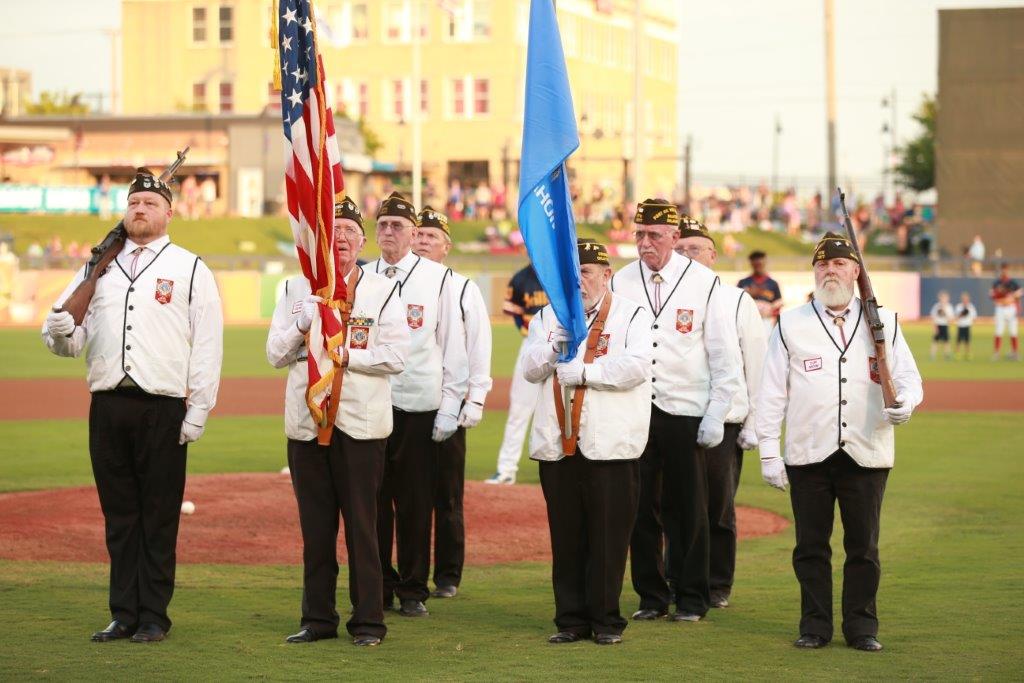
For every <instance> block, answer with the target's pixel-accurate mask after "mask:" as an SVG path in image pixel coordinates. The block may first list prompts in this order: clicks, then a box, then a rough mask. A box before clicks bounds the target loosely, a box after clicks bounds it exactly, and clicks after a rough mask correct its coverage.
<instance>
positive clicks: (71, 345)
mask: <svg viewBox="0 0 1024 683" xmlns="http://www.w3.org/2000/svg"><path fill="white" fill-rule="evenodd" d="M84 279H85V266H82V267H81V268H79V270H78V272H77V273H75V276H74V277H73V278H71V282H70V283H69V284H68V286H67V287H65V288H64V291H63V292H61V293H60V296H59V297H57V300H56V301H55V302H53V308H60V307H61V306H63V305H64V302H65V301H67V299H68V297H69V296H71V293H72V292H74V291H75V288H76V287H78V285H79V284H80V283H81V282H82V281H83V280H84ZM88 326H89V314H88V312H87V313H86V314H85V320H83V321H82V324H81V325H78V326H76V327H75V329H74V331H73V332H72V333H71V336H70V337H57V338H54V337H51V336H50V332H49V330H47V329H46V322H45V321H44V322H43V330H42V335H43V343H44V344H46V348H48V349H50V352H51V353H53V354H54V355H56V356H65V357H68V358H77V357H78V356H79V355H80V354H81V353H82V350H83V349H84V348H85V343H86V341H87V340H88V338H89V328H88Z"/></svg>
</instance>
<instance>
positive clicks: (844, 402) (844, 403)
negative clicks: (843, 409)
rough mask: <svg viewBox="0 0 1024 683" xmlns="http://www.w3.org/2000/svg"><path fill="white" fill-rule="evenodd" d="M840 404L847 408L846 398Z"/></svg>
mask: <svg viewBox="0 0 1024 683" xmlns="http://www.w3.org/2000/svg"><path fill="white" fill-rule="evenodd" d="M840 403H842V404H843V405H844V406H845V405H846V399H845V398H844V399H843V400H842V401H840Z"/></svg>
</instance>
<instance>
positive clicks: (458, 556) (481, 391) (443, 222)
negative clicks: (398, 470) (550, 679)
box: [413, 206, 492, 598]
mask: <svg viewBox="0 0 1024 683" xmlns="http://www.w3.org/2000/svg"><path fill="white" fill-rule="evenodd" d="M418 223H419V226H418V228H417V232H416V244H415V246H414V247H413V251H414V252H416V254H417V255H418V256H422V257H424V258H428V259H430V260H431V261H434V262H435V263H442V264H443V263H444V259H445V257H446V256H447V255H448V251H449V250H450V249H451V248H452V237H451V234H450V233H449V231H448V217H447V216H445V215H444V214H443V213H441V212H440V211H435V210H434V209H432V208H430V207H429V206H425V207H423V210H422V211H420V213H419V216H418ZM449 286H450V287H452V288H453V289H454V290H455V291H456V292H457V294H458V297H459V309H458V312H459V316H460V317H461V318H462V327H463V331H464V333H465V334H464V339H463V343H464V344H465V347H466V358H467V359H468V362H469V393H468V394H467V395H466V400H465V401H464V402H463V404H462V409H461V411H460V412H459V428H458V429H457V430H455V434H453V435H452V436H451V438H448V439H445V440H444V441H442V442H441V444H440V446H439V451H440V452H439V453H438V456H437V477H436V482H435V485H436V490H435V495H434V585H435V587H436V588H435V590H434V592H433V593H431V595H432V596H433V597H435V598H454V597H455V594H456V593H458V589H459V584H460V583H461V582H462V567H463V565H464V564H465V559H466V524H465V518H464V517H463V514H462V498H463V491H464V489H465V486H466V429H468V428H470V427H475V426H477V425H478V424H480V420H481V419H482V418H483V414H484V401H485V400H486V399H487V392H488V391H490V390H491V384H492V381H491V319H490V316H489V315H488V314H487V305H486V304H485V303H484V297H483V295H482V294H481V293H480V288H479V287H477V285H476V283H475V282H473V281H472V280H470V279H469V278H467V277H465V276H463V275H460V274H459V273H456V272H455V271H452V274H451V284H450V285H449Z"/></svg>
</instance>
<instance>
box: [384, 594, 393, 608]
mask: <svg viewBox="0 0 1024 683" xmlns="http://www.w3.org/2000/svg"><path fill="white" fill-rule="evenodd" d="M384 611H385V612H394V611H395V596H394V595H392V596H391V597H390V598H387V599H386V600H384Z"/></svg>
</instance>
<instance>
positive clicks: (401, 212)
mask: <svg viewBox="0 0 1024 683" xmlns="http://www.w3.org/2000/svg"><path fill="white" fill-rule="evenodd" d="M384 216H399V217H401V218H408V219H409V220H410V221H412V224H413V225H416V208H415V207H414V206H413V205H412V202H410V201H409V200H408V199H406V198H405V197H403V196H402V195H401V194H399V193H398V192H392V193H391V196H390V197H388V198H387V199H385V200H384V201H383V202H381V203H380V208H379V209H377V218H378V219H380V218H383V217H384Z"/></svg>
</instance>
